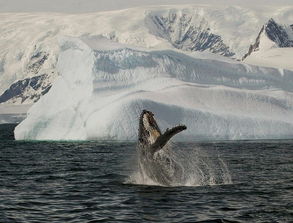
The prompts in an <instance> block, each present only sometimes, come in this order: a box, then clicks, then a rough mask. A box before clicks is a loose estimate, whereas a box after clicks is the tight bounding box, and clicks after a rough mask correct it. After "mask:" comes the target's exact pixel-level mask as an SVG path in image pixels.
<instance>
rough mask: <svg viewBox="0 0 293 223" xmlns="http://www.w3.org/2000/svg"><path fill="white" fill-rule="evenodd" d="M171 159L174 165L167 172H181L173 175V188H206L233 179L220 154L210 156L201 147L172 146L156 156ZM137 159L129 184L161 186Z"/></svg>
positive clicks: (230, 181) (166, 167)
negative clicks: (141, 166) (205, 186)
mask: <svg viewBox="0 0 293 223" xmlns="http://www.w3.org/2000/svg"><path fill="white" fill-rule="evenodd" d="M156 156H158V157H159V158H162V157H164V158H167V159H170V162H171V163H175V164H176V168H177V170H175V169H174V165H169V166H165V167H164V168H165V170H166V169H167V171H170V172H174V171H179V173H180V174H178V173H177V174H173V179H172V183H171V186H204V185H221V184H231V183H232V178H231V175H230V172H229V169H228V166H227V164H226V163H225V161H224V160H223V159H222V158H221V157H220V155H219V154H208V153H207V152H205V151H203V150H202V149H201V148H200V147H199V146H197V147H194V146H193V147H188V146H183V147H180V146H178V145H177V144H174V143H172V144H170V146H169V148H168V149H167V150H161V151H160V152H158V153H157V154H155V159H156V158H157V157H156ZM140 165H141V163H140V160H139V158H137V168H136V169H135V171H134V172H133V173H132V174H131V175H130V176H129V178H128V179H127V183H131V184H142V185H159V186H163V185H161V184H160V183H158V182H156V180H154V179H153V178H150V177H148V175H147V174H146V173H145V170H144V169H143V168H140V167H139V166H140ZM178 167H179V168H178Z"/></svg>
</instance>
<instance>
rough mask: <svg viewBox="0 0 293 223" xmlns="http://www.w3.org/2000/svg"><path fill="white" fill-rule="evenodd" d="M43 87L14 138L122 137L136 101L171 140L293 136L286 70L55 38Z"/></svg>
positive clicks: (290, 75) (134, 125) (131, 123)
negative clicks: (49, 80)
mask: <svg viewBox="0 0 293 223" xmlns="http://www.w3.org/2000/svg"><path fill="white" fill-rule="evenodd" d="M60 50H61V53H60V56H59V59H58V66H57V67H58V72H59V73H60V74H61V76H60V77H58V79H57V80H56V82H55V83H54V84H53V86H52V88H51V90H50V91H49V92H48V93H47V94H46V95H44V96H43V97H42V98H41V99H40V100H39V101H38V102H37V103H36V104H34V105H33V107H32V108H31V109H30V110H29V112H28V117H27V118H26V119H25V120H24V121H23V122H22V123H20V124H19V125H18V126H17V128H16V129H15V137H16V139H53V140H59V139H62V140H85V139H119V140H123V139H130V140H135V139H136V137H137V129H138V117H139V114H140V112H141V110H142V109H149V110H151V111H153V112H154V114H155V115H156V117H157V119H158V122H159V124H160V126H162V128H163V129H164V128H167V127H170V126H173V125H175V124H179V123H181V124H186V125H187V127H188V130H187V131H185V132H183V133H182V134H180V135H178V138H177V139H179V140H196V139H202V138H213V139H217V138H221V139H246V138H287V137H292V136H293V93H292V92H293V72H292V71H288V70H277V69H273V68H261V67H255V66H250V65H245V64H241V63H239V64H237V63H228V62H221V61H214V60H210V59H198V58H196V57H193V56H188V55H186V54H183V53H180V52H178V51H173V50H146V49H145V50H143V49H142V48H136V47H129V46H124V45H120V44H118V43H113V42H110V41H108V40H106V39H103V38H101V37H96V38H88V37H83V38H81V39H78V38H69V37H68V38H65V39H62V40H61V41H60Z"/></svg>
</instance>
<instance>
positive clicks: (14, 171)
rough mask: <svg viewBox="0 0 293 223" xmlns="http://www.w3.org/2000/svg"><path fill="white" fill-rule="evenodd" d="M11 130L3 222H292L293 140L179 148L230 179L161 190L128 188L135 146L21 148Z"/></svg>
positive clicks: (0, 144) (1, 146)
mask: <svg viewBox="0 0 293 223" xmlns="http://www.w3.org/2000/svg"><path fill="white" fill-rule="evenodd" d="M13 128H14V126H13V125H0V222H3V223H6V222H293V140H279V141H276V140H274V141H229V142H197V143H177V144H176V145H177V146H176V148H177V149H178V150H179V152H180V153H183V154H185V153H188V154H189V155H188V156H187V157H189V158H192V157H191V156H192V155H196V154H197V155H198V156H201V158H202V159H206V160H208V162H204V163H202V164H205V167H204V165H203V167H194V168H198V169H200V168H203V169H204V168H205V169H209V171H210V172H213V174H214V175H216V174H218V173H220V172H221V171H219V170H220V168H222V167H221V166H218V165H214V164H213V162H219V161H218V160H219V159H220V160H221V162H223V163H224V164H225V167H226V171H228V172H226V173H225V175H226V177H228V178H229V179H228V178H227V179H228V181H226V182H223V183H222V184H211V185H209V184H208V183H207V182H203V183H202V184H201V185H200V186H176V187H162V186H154V185H139V184H135V183H131V182H132V181H130V180H129V179H130V176H132V175H133V173H134V172H135V171H136V147H135V143H132V142H21V141H14V140H13V135H12V131H13ZM207 166H210V167H209V168H208V167H207ZM214 177H215V178H217V176H214Z"/></svg>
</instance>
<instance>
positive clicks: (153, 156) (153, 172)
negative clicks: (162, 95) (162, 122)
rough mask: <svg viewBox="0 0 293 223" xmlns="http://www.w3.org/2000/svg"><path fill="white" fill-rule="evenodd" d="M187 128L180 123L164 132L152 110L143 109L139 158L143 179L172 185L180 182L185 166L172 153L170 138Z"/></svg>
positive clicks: (139, 135)
mask: <svg viewBox="0 0 293 223" xmlns="http://www.w3.org/2000/svg"><path fill="white" fill-rule="evenodd" d="M185 129H186V126H185V125H178V126H175V127H173V128H171V129H166V131H165V132H164V133H163V134H162V133H161V130H160V128H159V126H158V124H157V122H156V120H155V118H154V114H153V113H152V112H150V111H147V110H143V111H142V113H141V115H140V119H139V132H138V146H137V147H138V148H137V149H138V159H139V169H140V172H141V175H142V177H143V179H146V178H148V179H151V180H152V181H154V182H156V183H158V184H161V185H165V186H171V185H174V184H176V182H180V181H181V178H182V177H183V171H184V170H183V168H182V166H181V165H180V163H179V162H177V161H176V160H175V159H174V157H173V156H172V155H171V153H172V148H171V144H170V143H169V140H170V139H171V138H172V137H173V136H174V135H176V134H178V133H179V132H181V131H183V130H185Z"/></svg>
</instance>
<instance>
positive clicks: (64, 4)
mask: <svg viewBox="0 0 293 223" xmlns="http://www.w3.org/2000/svg"><path fill="white" fill-rule="evenodd" d="M172 4H215V5H227V6H229V5H244V6H250V5H251V6H255V5H259V6H262V5H263V6H267V5H275V6H285V5H290V6H293V0H0V12H67V13H82V12H96V11H108V10H116V9H123V8H131V7H137V6H145V5H172Z"/></svg>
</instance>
